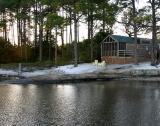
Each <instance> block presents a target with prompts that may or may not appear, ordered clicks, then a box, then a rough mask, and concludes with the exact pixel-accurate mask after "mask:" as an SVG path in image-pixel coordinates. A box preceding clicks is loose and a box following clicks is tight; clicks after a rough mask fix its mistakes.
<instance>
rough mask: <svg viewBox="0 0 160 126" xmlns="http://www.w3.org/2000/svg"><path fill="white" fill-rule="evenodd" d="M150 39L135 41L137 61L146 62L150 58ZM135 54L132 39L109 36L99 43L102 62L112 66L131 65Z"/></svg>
mask: <svg viewBox="0 0 160 126" xmlns="http://www.w3.org/2000/svg"><path fill="white" fill-rule="evenodd" d="M150 45H151V40H150V39H144V38H138V39H137V56H138V61H140V62H141V61H147V60H148V59H149V57H150V55H149V54H150V52H149V50H150ZM134 54H135V44H134V38H132V37H126V36H119V35H109V36H108V37H106V38H105V39H104V40H103V42H102V43H101V57H102V60H104V61H106V62H107V63H112V64H125V63H133V62H134Z"/></svg>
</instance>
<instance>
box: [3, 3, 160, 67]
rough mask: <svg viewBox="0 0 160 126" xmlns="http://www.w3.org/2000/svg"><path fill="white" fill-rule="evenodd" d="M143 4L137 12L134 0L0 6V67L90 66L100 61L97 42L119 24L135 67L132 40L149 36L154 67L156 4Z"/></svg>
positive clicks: (156, 34)
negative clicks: (129, 42)
mask: <svg viewBox="0 0 160 126" xmlns="http://www.w3.org/2000/svg"><path fill="white" fill-rule="evenodd" d="M145 1H146V2H147V4H146V6H144V7H143V8H139V7H137V4H138V2H139V1H138V0H0V36H1V38H0V63H13V62H15V63H18V62H43V61H51V62H53V63H54V65H55V66H56V65H59V64H66V63H74V66H77V65H78V63H79V62H92V61H93V60H94V59H100V52H101V51H100V42H101V41H102V40H103V39H104V38H105V37H106V36H107V35H108V34H112V27H113V25H114V24H115V23H116V22H118V23H121V24H123V25H124V26H125V28H126V33H127V34H128V35H129V36H132V37H134V39H135V63H138V61H137V55H136V54H137V53H136V50H137V49H136V47H137V35H139V34H141V33H143V34H144V33H152V51H151V52H152V53H151V62H152V64H153V65H154V64H155V57H156V56H155V49H156V47H157V45H156V41H157V36H158V33H159V26H158V22H159V21H160V20H159V19H160V18H159V17H158V14H159V11H158V10H159V9H160V6H159V5H160V1H159V0H145ZM119 16H121V17H122V19H121V21H118V20H117V18H118V17H119ZM80 23H81V24H87V29H86V30H87V31H88V38H87V39H85V40H83V41H82V42H80V40H79V34H80V30H79V29H80V28H79V24H80ZM64 36H67V37H64ZM11 38H12V39H11ZM15 38H17V39H15ZM58 38H60V40H59V39H58ZM59 43H60V44H59Z"/></svg>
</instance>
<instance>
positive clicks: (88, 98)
mask: <svg viewBox="0 0 160 126" xmlns="http://www.w3.org/2000/svg"><path fill="white" fill-rule="evenodd" d="M159 125H160V86H159V85H158V84H157V83H148V84H147V83H140V82H139V83H138V82H124V81H115V82H114V81H113V82H94V83H83V84H69V85H0V126H159Z"/></svg>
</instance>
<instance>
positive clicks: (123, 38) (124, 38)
mask: <svg viewBox="0 0 160 126" xmlns="http://www.w3.org/2000/svg"><path fill="white" fill-rule="evenodd" d="M110 36H111V37H112V38H113V39H114V40H116V41H117V42H124V43H134V38H132V37H127V36H120V35H110Z"/></svg>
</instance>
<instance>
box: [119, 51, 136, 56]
mask: <svg viewBox="0 0 160 126" xmlns="http://www.w3.org/2000/svg"><path fill="white" fill-rule="evenodd" d="M118 56H119V57H132V56H134V51H133V50H118Z"/></svg>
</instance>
